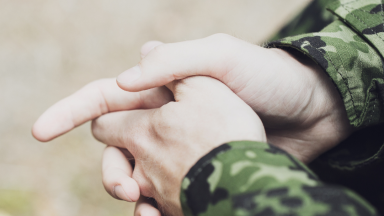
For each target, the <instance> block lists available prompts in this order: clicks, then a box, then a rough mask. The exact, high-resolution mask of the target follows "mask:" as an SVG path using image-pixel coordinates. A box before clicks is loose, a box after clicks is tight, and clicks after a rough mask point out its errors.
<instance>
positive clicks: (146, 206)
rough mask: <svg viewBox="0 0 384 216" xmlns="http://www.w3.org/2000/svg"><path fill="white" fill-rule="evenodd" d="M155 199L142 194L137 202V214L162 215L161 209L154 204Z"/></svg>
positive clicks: (138, 215) (140, 215) (136, 215)
mask: <svg viewBox="0 0 384 216" xmlns="http://www.w3.org/2000/svg"><path fill="white" fill-rule="evenodd" d="M153 202H154V200H153V199H150V198H147V197H144V196H141V197H140V199H139V200H138V201H137V203H136V207H135V216H161V213H160V211H159V210H158V209H157V208H156V207H155V206H154V205H153Z"/></svg>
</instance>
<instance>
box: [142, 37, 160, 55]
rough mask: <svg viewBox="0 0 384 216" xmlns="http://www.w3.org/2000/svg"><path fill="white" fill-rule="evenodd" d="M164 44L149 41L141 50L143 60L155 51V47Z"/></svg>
mask: <svg viewBox="0 0 384 216" xmlns="http://www.w3.org/2000/svg"><path fill="white" fill-rule="evenodd" d="M163 44H164V43H163V42H160V41H148V42H147V43H145V44H144V45H143V46H142V47H141V50H140V56H141V58H142V59H143V58H144V57H145V56H147V55H148V53H149V52H151V50H153V49H154V48H155V47H157V46H160V45H163Z"/></svg>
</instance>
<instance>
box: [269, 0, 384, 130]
mask: <svg viewBox="0 0 384 216" xmlns="http://www.w3.org/2000/svg"><path fill="white" fill-rule="evenodd" d="M382 8H383V5H382V4H381V1H379V0H340V1H333V3H332V4H331V5H330V7H329V9H330V11H331V12H333V13H335V14H336V15H337V16H339V18H340V20H336V21H334V22H333V23H331V24H330V25H328V26H327V27H325V28H324V29H323V30H321V31H320V32H317V33H308V34H303V35H298V36H293V37H287V38H284V39H281V40H278V41H274V42H271V43H269V44H268V46H270V47H277V48H283V49H296V50H299V51H301V52H302V53H304V54H306V55H308V56H309V57H311V58H312V59H313V60H314V61H316V62H317V63H318V64H319V65H320V66H321V67H322V68H323V69H324V70H325V71H326V72H327V73H328V75H329V77H330V78H331V79H332V81H333V82H334V83H335V85H336V87H337V89H338V90H339V92H340V94H341V97H342V99H343V101H344V105H345V108H346V110H347V115H348V118H349V120H350V123H351V125H353V126H354V127H356V128H363V127H367V126H371V125H376V124H378V123H382V122H383V121H384V115H383V114H384V107H383V99H384V72H383V58H382V57H383V54H384V39H382V38H384V26H383V25H384V21H383V16H384V14H383V11H382Z"/></svg>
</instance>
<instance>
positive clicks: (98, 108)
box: [32, 78, 173, 142]
mask: <svg viewBox="0 0 384 216" xmlns="http://www.w3.org/2000/svg"><path fill="white" fill-rule="evenodd" d="M172 99H173V97H172V93H171V92H170V91H169V90H168V89H166V88H165V87H160V88H154V89H149V90H146V91H142V92H126V91H124V90H122V89H120V88H119V87H118V86H117V84H116V79H115V78H111V79H102V80H97V81H94V82H92V83H90V84H88V85H86V86H84V87H83V88H82V89H80V90H79V91H77V92H75V93H74V94H72V95H70V96H69V97H67V98H64V99H62V100H61V101H59V102H57V103H56V104H54V105H53V106H51V107H50V108H49V109H48V110H47V111H45V112H44V113H43V114H42V115H41V116H40V117H39V119H38V120H37V121H36V123H35V124H34V125H33V128H32V135H33V136H34V137H35V138H36V139H37V140H39V141H42V142H47V141H50V140H52V139H54V138H56V137H57V136H60V135H62V134H64V133H66V132H68V131H70V130H72V129H73V128H75V127H77V126H79V125H81V124H83V123H85V122H87V121H90V120H92V119H94V118H97V117H99V116H101V115H103V114H106V113H108V112H114V111H122V110H133V109H151V108H158V107H160V106H162V105H164V104H166V103H168V102H169V101H171V100H172Z"/></svg>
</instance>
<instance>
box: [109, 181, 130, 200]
mask: <svg viewBox="0 0 384 216" xmlns="http://www.w3.org/2000/svg"><path fill="white" fill-rule="evenodd" d="M113 191H114V193H115V195H116V196H117V197H118V198H120V199H122V200H125V201H128V202H132V200H131V199H130V198H129V197H128V195H127V194H126V193H125V191H124V189H123V187H122V186H121V185H117V186H115V187H114V188H113Z"/></svg>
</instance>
